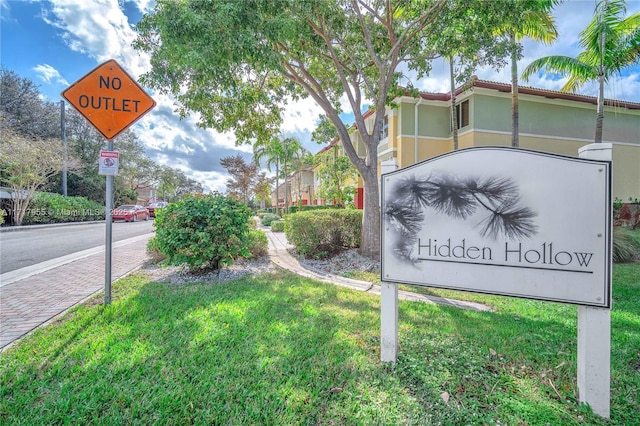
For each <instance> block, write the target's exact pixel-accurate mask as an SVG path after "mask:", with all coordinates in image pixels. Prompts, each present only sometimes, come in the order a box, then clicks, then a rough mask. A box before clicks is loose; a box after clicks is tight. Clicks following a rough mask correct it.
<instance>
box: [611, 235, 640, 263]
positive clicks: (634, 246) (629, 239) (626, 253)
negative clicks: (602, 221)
mask: <svg viewBox="0 0 640 426" xmlns="http://www.w3.org/2000/svg"><path fill="white" fill-rule="evenodd" d="M638 258H640V233H638V232H634V231H632V230H631V229H629V228H625V227H622V226H616V227H614V228H613V261H614V262H616V263H624V262H631V261H634V260H636V259H638Z"/></svg>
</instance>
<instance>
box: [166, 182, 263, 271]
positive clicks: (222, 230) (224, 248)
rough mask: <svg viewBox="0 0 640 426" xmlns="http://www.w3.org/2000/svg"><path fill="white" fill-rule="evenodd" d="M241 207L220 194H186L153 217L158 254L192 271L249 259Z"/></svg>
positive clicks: (246, 213)
mask: <svg viewBox="0 0 640 426" xmlns="http://www.w3.org/2000/svg"><path fill="white" fill-rule="evenodd" d="M251 215H252V212H251V210H250V209H249V208H248V207H247V206H245V205H244V204H242V203H240V202H238V201H236V200H234V199H232V198H231V197H224V196H222V195H189V196H187V197H185V198H183V199H182V200H180V201H179V202H177V203H172V204H169V206H168V207H166V208H165V209H164V211H163V212H162V214H160V215H158V216H157V217H156V221H155V227H156V239H157V245H158V249H159V251H160V252H161V253H162V254H164V255H165V256H167V262H168V263H170V264H174V265H176V264H186V265H187V266H188V267H189V268H190V269H191V270H196V269H201V270H207V269H220V267H221V266H222V265H226V264H231V263H233V261H234V259H237V258H238V257H240V256H244V257H246V256H249V255H250V251H249V249H248V244H249V237H248V234H249V218H250V217H251Z"/></svg>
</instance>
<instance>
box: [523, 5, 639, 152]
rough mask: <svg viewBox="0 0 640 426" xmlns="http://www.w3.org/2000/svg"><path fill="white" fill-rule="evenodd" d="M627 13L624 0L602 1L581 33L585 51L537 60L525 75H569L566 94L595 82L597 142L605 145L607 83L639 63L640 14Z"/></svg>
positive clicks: (563, 89)
mask: <svg viewBox="0 0 640 426" xmlns="http://www.w3.org/2000/svg"><path fill="white" fill-rule="evenodd" d="M626 11H627V8H626V3H625V1H624V0H600V1H599V2H598V3H597V4H596V9H595V13H594V16H593V19H592V20H591V22H590V23H589V25H588V26H587V28H585V29H584V30H583V31H582V32H581V33H580V46H581V47H582V48H583V49H584V51H583V52H581V53H580V54H579V55H578V56H577V57H575V58H572V57H569V56H559V55H555V56H546V57H544V58H540V59H537V60H535V61H533V62H532V63H530V64H529V66H527V68H525V70H524V71H523V73H522V78H523V79H524V80H528V78H529V77H530V76H531V75H532V74H534V73H536V72H538V71H541V70H546V71H548V72H553V73H557V74H561V75H568V76H569V79H568V80H567V82H566V83H565V85H564V86H563V87H562V88H561V89H560V90H561V91H563V92H575V91H576V90H577V89H578V88H580V87H581V86H582V85H583V84H585V83H586V82H588V81H592V80H596V81H597V82H598V108H597V118H596V132H595V142H596V143H600V142H602V122H603V118H604V84H605V83H606V82H607V80H608V79H609V78H610V77H611V76H613V75H614V74H615V73H619V72H620V71H622V69H624V68H625V67H627V66H629V65H633V64H636V63H638V62H639V60H640V13H634V14H633V15H631V16H628V17H626V18H625V17H624V14H625V13H626Z"/></svg>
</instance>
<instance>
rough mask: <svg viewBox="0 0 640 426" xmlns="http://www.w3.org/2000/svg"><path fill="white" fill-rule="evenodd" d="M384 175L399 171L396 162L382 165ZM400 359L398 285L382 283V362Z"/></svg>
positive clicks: (386, 162)
mask: <svg viewBox="0 0 640 426" xmlns="http://www.w3.org/2000/svg"><path fill="white" fill-rule="evenodd" d="M380 169H381V171H382V174H383V175H384V174H386V173H391V172H394V171H396V170H397V169H398V163H396V161H395V160H387V161H383V162H382V163H381V164H380ZM397 358H398V284H396V283H394V282H387V281H382V282H381V283H380V360H381V361H382V362H393V363H395V362H396V359H397Z"/></svg>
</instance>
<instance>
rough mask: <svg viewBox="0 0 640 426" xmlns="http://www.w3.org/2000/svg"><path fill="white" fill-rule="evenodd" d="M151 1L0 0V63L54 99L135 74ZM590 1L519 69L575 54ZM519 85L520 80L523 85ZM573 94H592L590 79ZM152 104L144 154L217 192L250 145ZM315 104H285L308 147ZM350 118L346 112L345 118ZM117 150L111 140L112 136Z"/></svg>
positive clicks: (560, 12)
mask: <svg viewBox="0 0 640 426" xmlns="http://www.w3.org/2000/svg"><path fill="white" fill-rule="evenodd" d="M153 3H154V0H47V1H30V0H0V62H1V63H2V66H4V67H5V68H7V69H9V70H11V71H15V72H16V73H18V74H19V75H20V76H22V77H27V78H29V79H31V80H33V81H34V82H35V83H36V84H38V85H39V86H40V91H41V93H43V95H44V96H46V97H48V98H49V99H50V100H52V101H54V102H59V101H60V100H61V99H62V98H61V96H60V93H61V92H62V91H63V90H64V89H66V88H67V87H68V86H69V85H70V84H72V83H73V82H75V81H76V80H78V79H79V78H81V77H82V76H84V75H85V74H87V73H88V72H89V71H91V70H92V69H93V68H95V67H96V66H97V65H99V64H101V63H103V62H105V61H107V60H109V59H115V60H116V61H118V63H119V64H120V65H121V66H122V67H123V68H124V69H125V70H127V72H128V73H129V74H130V75H132V76H133V77H134V78H137V77H139V76H140V75H141V74H142V73H144V72H145V71H146V70H147V69H148V66H149V65H148V58H146V57H145V56H144V55H141V54H140V53H139V52H137V51H135V50H134V49H133V48H132V47H131V42H132V41H133V40H134V39H135V32H134V31H133V25H135V23H136V22H137V21H138V20H139V19H140V17H141V16H142V14H143V13H144V12H145V11H150V10H151V8H152V6H153ZM594 6H595V1H594V0H568V1H566V0H565V2H564V3H562V4H561V5H560V6H559V7H558V8H557V9H556V11H555V13H554V15H555V17H556V25H557V27H558V30H559V32H560V38H559V39H558V40H557V41H556V43H554V44H553V45H551V46H545V45H542V44H537V43H532V42H525V45H524V55H525V56H524V58H523V59H522V61H520V62H519V64H518V66H519V69H520V70H522V69H524V67H525V66H526V65H527V64H528V63H529V62H531V60H532V59H535V58H538V57H542V56H547V55H555V54H562V55H569V56H575V55H576V54H577V53H578V44H577V42H578V34H579V32H580V31H581V30H582V29H583V28H584V27H585V26H586V25H587V24H588V22H589V20H590V19H591V16H592V13H593V9H594ZM639 11H640V0H633V1H627V13H628V14H630V13H633V12H639ZM476 74H477V75H478V77H479V78H481V79H485V80H491V81H500V82H505V83H508V82H509V81H510V76H509V71H508V70H506V69H505V70H502V71H498V72H496V71H494V70H491V69H486V70H479V71H478V72H477V73H476ZM563 82H564V80H559V79H557V78H554V77H553V76H543V75H541V76H536V77H535V78H532V79H531V80H530V81H529V82H528V83H526V85H528V86H533V87H539V88H546V89H551V90H558V89H559V88H560V87H561V86H562V84H563ZM521 84H525V83H522V82H521ZM418 87H419V88H420V89H422V90H425V91H430V92H447V91H448V90H449V82H448V67H447V66H446V65H445V64H443V63H436V64H434V68H433V71H432V73H431V74H430V76H429V77H428V78H425V79H424V80H423V81H421V82H419V84H418ZM580 93H583V94H586V95H591V96H595V95H596V93H597V88H596V86H595V84H589V85H587V86H585V87H584V88H583V89H582V90H581V91H580ZM150 94H151V95H152V96H153V97H154V99H155V100H156V102H157V107H156V108H155V109H154V110H153V111H152V112H151V113H149V114H147V115H146V116H145V117H143V118H142V119H141V120H140V121H139V122H138V123H136V125H135V126H134V130H135V131H136V133H137V134H138V136H139V138H140V139H141V141H142V142H143V143H144V144H145V146H146V148H147V153H148V155H149V156H150V157H151V158H152V159H153V160H155V161H156V162H158V163H159V164H167V165H170V166H171V167H175V168H178V169H181V170H182V171H184V172H185V173H186V174H187V175H188V176H189V177H191V178H193V179H195V180H197V181H199V182H201V183H202V184H203V185H204V186H205V188H208V189H211V190H222V191H223V190H224V181H225V180H226V179H227V176H226V175H225V170H224V169H223V168H222V167H221V166H220V164H219V161H220V158H222V157H226V156H229V155H235V154H237V153H238V152H243V153H244V154H245V155H247V156H248V155H249V153H250V152H251V147H249V146H243V147H236V146H235V141H234V137H233V135H232V134H219V133H217V132H215V131H212V130H204V129H199V128H197V127H196V125H195V123H196V120H195V119H194V118H193V117H189V118H187V119H185V120H180V119H179V118H178V116H177V114H175V113H174V112H173V110H174V105H173V103H172V101H171V99H169V98H168V97H166V96H160V95H157V94H154V93H150ZM606 96H607V97H609V98H616V99H621V100H627V101H633V102H640V66H638V67H635V68H633V69H629V70H627V71H626V72H625V74H624V75H623V76H620V77H619V78H616V79H615V80H614V81H611V82H610V84H609V85H608V87H607V92H606ZM320 113H321V110H320V108H319V107H318V106H317V105H315V103H314V102H313V101H311V100H309V99H307V100H303V101H300V102H296V103H292V104H291V105H289V108H288V109H287V117H286V118H285V124H284V127H283V132H284V133H285V134H286V135H287V136H289V135H291V136H296V137H298V138H299V139H300V140H301V141H302V142H303V143H304V144H305V146H306V147H307V148H308V149H309V150H310V151H311V152H317V151H318V150H319V149H320V148H321V146H318V145H317V144H315V143H312V142H310V132H311V131H312V130H313V128H314V127H315V122H316V120H317V117H318V115H319V114H320ZM345 121H346V122H351V121H352V120H351V121H349V119H348V118H346V119H345ZM115 142H116V146H115V149H117V139H116V141H115Z"/></svg>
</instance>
